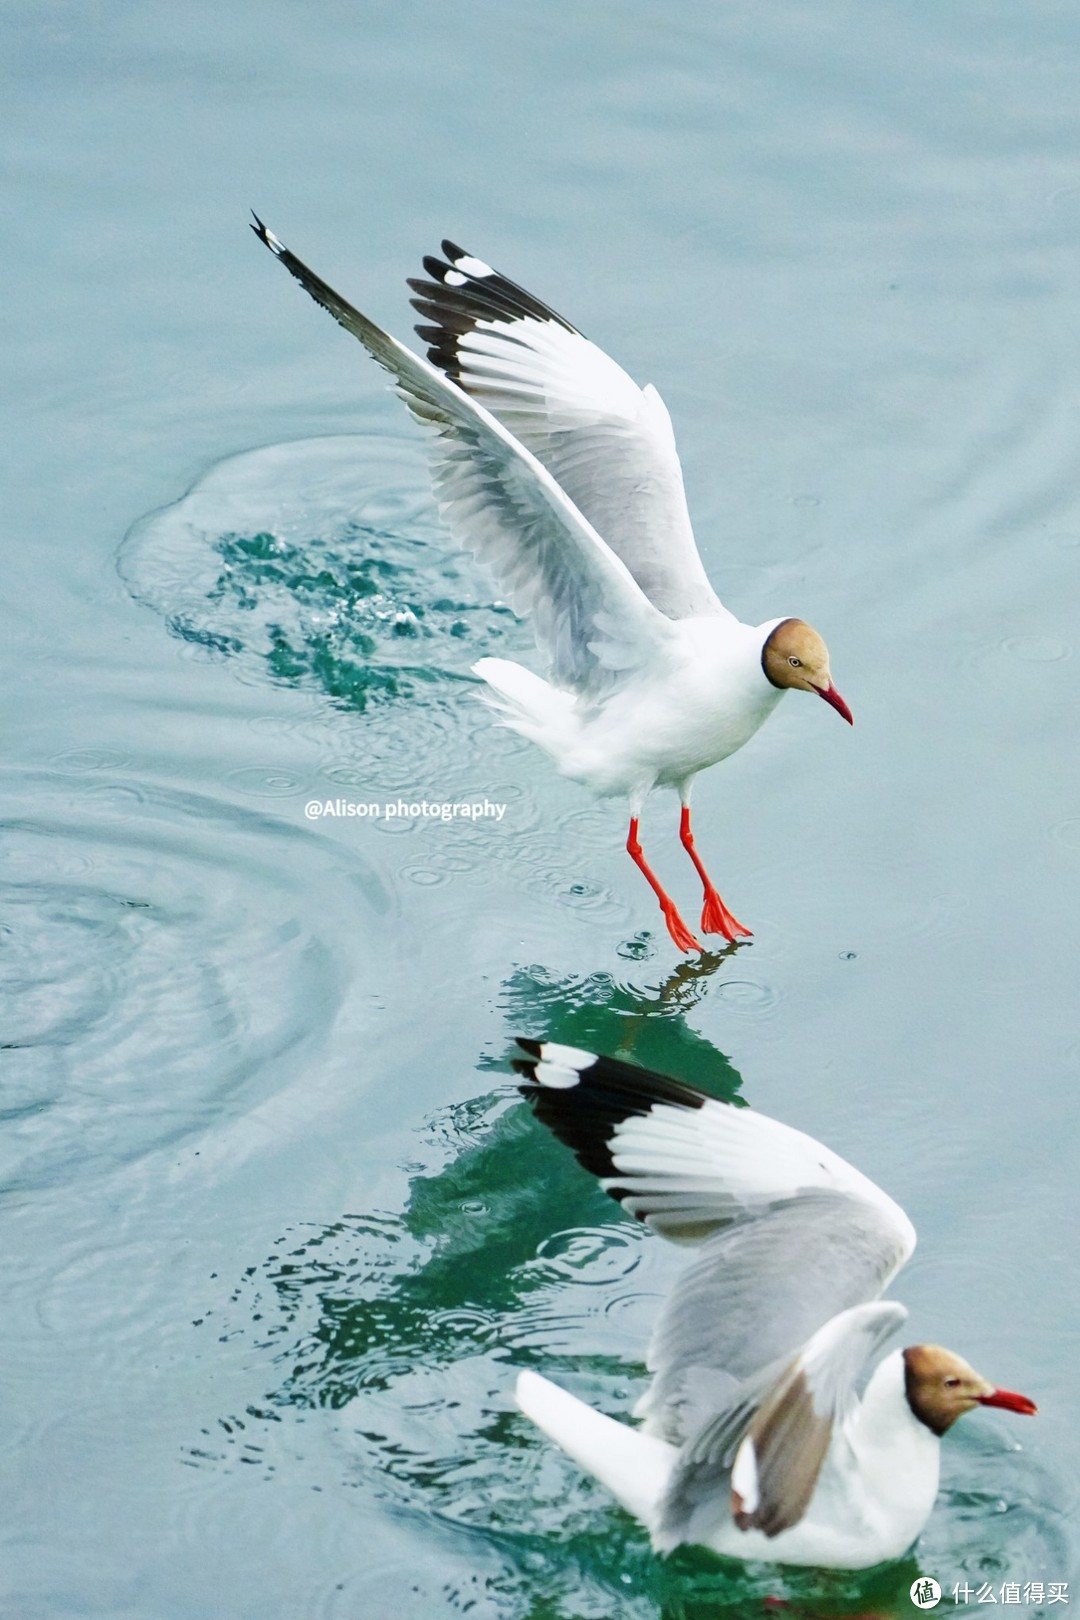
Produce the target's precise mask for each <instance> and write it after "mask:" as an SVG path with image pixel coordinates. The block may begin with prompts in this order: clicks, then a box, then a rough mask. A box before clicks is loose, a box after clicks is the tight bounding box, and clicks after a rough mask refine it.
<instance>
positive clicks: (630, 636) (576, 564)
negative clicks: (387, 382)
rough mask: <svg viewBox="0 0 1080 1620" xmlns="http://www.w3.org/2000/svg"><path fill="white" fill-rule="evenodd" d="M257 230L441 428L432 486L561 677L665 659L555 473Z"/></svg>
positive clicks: (605, 549) (638, 604)
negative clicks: (525, 618) (526, 618)
mask: <svg viewBox="0 0 1080 1620" xmlns="http://www.w3.org/2000/svg"><path fill="white" fill-rule="evenodd" d="M253 229H255V231H256V235H258V236H259V238H260V240H261V241H263V242H264V243H265V244H266V246H267V247H268V248H270V250H271V252H272V253H274V254H275V255H276V257H277V258H279V259H280V260H281V261H282V263H283V264H284V265H285V268H286V269H287V270H288V271H289V272H290V274H292V275H293V276H294V277H295V278H296V280H297V281H299V282H300V284H301V286H302V287H303V288H304V289H305V291H307V292H308V293H309V294H310V295H311V297H312V298H314V299H315V301H316V303H319V304H321V305H322V307H323V308H324V309H326V310H327V311H328V312H329V313H330V314H331V315H333V317H334V319H335V320H336V321H338V322H339V324H340V325H341V326H343V327H344V328H345V330H346V331H347V332H350V333H351V334H352V335H353V336H354V337H356V338H358V339H359V340H360V342H361V343H362V344H363V345H364V347H365V348H366V349H367V351H368V353H369V354H370V355H371V356H372V358H373V359H374V360H377V361H378V363H379V364H380V365H381V366H383V367H384V368H385V369H386V370H387V371H388V372H390V374H391V376H392V377H393V378H394V381H395V387H396V389H397V392H398V393H399V394H400V396H401V398H402V399H403V400H404V401H405V404H406V405H407V406H408V408H409V410H410V411H411V412H412V414H413V416H414V417H416V419H417V420H418V421H420V422H423V423H426V424H429V425H431V426H432V427H434V428H435V430H436V432H437V434H438V441H437V450H436V455H435V460H434V473H433V477H434V483H435V491H436V497H437V499H438V501H439V506H440V510H441V511H442V514H443V516H444V517H445V519H446V521H447V523H448V524H449V526H450V529H451V531H452V532H453V533H454V535H455V536H456V538H457V539H459V540H460V542H461V543H462V544H463V545H465V546H468V547H469V548H470V549H471V550H473V551H475V552H476V553H477V554H478V555H479V556H480V557H482V558H483V560H484V561H485V562H487V563H488V564H489V565H490V566H491V567H492V569H493V571H494V572H495V574H496V575H497V577H498V578H499V579H500V582H501V583H502V585H503V588H504V589H505V591H506V594H507V596H508V598H509V600H510V603H511V606H513V607H514V609H515V610H516V611H517V612H519V613H523V614H530V615H531V616H532V618H533V621H534V626H535V629H536V634H537V640H538V641H539V643H540V645H541V646H542V647H543V648H544V650H545V651H546V652H547V654H548V657H549V659H550V662H551V669H552V675H553V677H554V679H555V681H556V682H557V683H558V684H559V685H561V686H564V687H567V688H569V689H572V690H578V691H582V692H587V693H589V694H591V695H595V694H597V693H600V692H602V691H605V690H607V689H609V688H610V687H611V686H612V685H614V684H616V683H617V682H618V679H619V676H620V672H622V671H624V670H626V669H630V668H633V667H635V666H638V665H641V664H643V663H646V662H649V661H652V660H655V659H656V658H658V657H660V658H662V657H663V656H664V654H665V651H666V648H667V646H668V634H667V632H668V630H669V628H670V627H669V626H668V625H667V621H666V620H665V618H664V615H663V614H661V613H660V612H659V611H658V610H657V609H656V608H655V607H654V606H653V605H652V603H651V602H649V601H648V599H647V598H646V597H645V595H644V594H643V592H642V591H641V589H640V587H639V586H638V585H637V584H636V583H635V581H634V579H633V578H632V576H631V574H630V572H629V570H628V569H627V567H626V565H625V564H624V563H623V562H622V561H621V560H620V559H619V558H618V557H617V556H616V555H615V553H614V552H613V551H612V550H611V548H610V547H609V546H608V545H607V544H606V543H605V541H604V540H603V539H601V537H600V535H599V534H597V532H596V530H595V529H594V528H593V527H592V525H591V524H590V523H589V522H588V521H587V519H586V518H585V517H584V516H583V515H582V513H581V512H580V511H579V510H578V508H577V507H576V506H575V505H574V503H573V501H572V500H571V498H570V497H569V496H568V495H567V494H566V493H565V492H564V491H563V490H562V489H561V488H560V487H559V485H558V483H557V482H556V480H555V479H554V478H553V477H552V475H551V473H550V472H549V471H548V470H547V469H546V468H545V467H544V466H543V465H542V464H541V463H540V462H539V461H538V460H537V458H536V457H535V456H534V455H533V454H532V453H531V451H529V450H528V449H527V448H526V447H525V446H524V445H523V444H521V443H520V442H519V441H518V440H516V439H515V438H514V436H513V434H512V433H510V432H509V431H508V430H507V429H506V428H505V427H503V426H502V424H501V423H499V422H498V421H497V420H496V418H495V417H494V416H493V415H492V414H491V413H490V412H489V411H487V410H486V409H485V408H484V407H483V406H482V405H480V404H479V403H478V402H477V401H475V400H472V399H470V398H469V396H468V395H467V394H466V393H465V392H464V391H463V390H462V389H461V388H459V387H458V386H457V385H456V384H455V383H453V382H452V381H450V380H449V379H448V378H447V377H445V376H443V374H442V373H441V372H440V371H439V370H438V369H437V368H436V367H435V366H433V365H431V364H430V363H429V362H428V361H426V360H422V359H421V358H420V357H419V355H415V354H413V353H412V352H411V351H410V350H409V349H406V348H405V346H404V345H403V344H401V343H399V342H398V341H397V339H396V338H393V337H391V336H390V335H389V334H388V333H386V332H384V331H382V329H381V328H380V327H378V326H376V325H375V324H374V322H372V321H370V320H368V318H367V317H366V316H365V315H362V314H361V313H360V311H359V310H357V309H354V308H353V306H352V305H351V304H349V303H347V302H346V300H345V299H343V298H342V297H341V296H340V295H339V294H338V293H336V292H335V291H334V290H333V288H332V287H330V286H328V285H327V283H326V282H324V281H323V280H322V279H321V278H320V277H319V276H316V275H315V273H314V272H313V271H312V270H309V269H308V267H307V266H306V265H305V264H303V263H302V261H301V260H300V259H298V258H297V257H296V255H295V254H293V253H291V252H290V251H289V249H288V248H286V247H285V246H284V245H283V244H282V243H281V242H279V241H278V239H277V238H276V237H275V236H274V235H273V234H272V233H271V232H270V231H268V230H267V229H266V227H265V226H264V225H263V224H262V222H261V221H259V220H258V219H257V220H256V225H255V226H254V227H253Z"/></svg>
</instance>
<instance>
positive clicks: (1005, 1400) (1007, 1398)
mask: <svg viewBox="0 0 1080 1620" xmlns="http://www.w3.org/2000/svg"><path fill="white" fill-rule="evenodd" d="M979 1405H980V1406H1001V1407H1004V1409H1005V1411H1006V1412H1022V1413H1023V1414H1024V1416H1025V1417H1034V1415H1035V1413H1036V1412H1037V1411H1038V1410H1039V1408H1038V1407H1037V1406H1036V1405H1035V1402H1034V1401H1029V1400H1028V1398H1027V1396H1026V1395H1017V1394H1016V1393H1015V1391H1013V1390H1011V1389H995V1390H992V1391H991V1392H990V1394H989V1395H980V1396H979Z"/></svg>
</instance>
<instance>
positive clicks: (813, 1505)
mask: <svg viewBox="0 0 1080 1620" xmlns="http://www.w3.org/2000/svg"><path fill="white" fill-rule="evenodd" d="M519 1045H520V1046H521V1047H523V1048H524V1050H525V1051H526V1052H527V1053H528V1057H527V1058H524V1059H518V1060H517V1061H516V1062H515V1067H516V1068H517V1069H518V1070H519V1072H521V1073H522V1074H525V1075H526V1076H527V1077H528V1081H529V1083H528V1085H526V1086H523V1087H522V1091H523V1092H524V1094H525V1095H526V1096H527V1098H528V1100H529V1102H530V1103H531V1105H532V1107H533V1110H534V1112H535V1113H536V1114H537V1116H538V1118H539V1119H541V1120H542V1121H543V1123H544V1124H545V1125H547V1126H549V1127H550V1129H551V1130H552V1131H553V1132H554V1133H555V1135H556V1136H557V1137H558V1138H559V1140H560V1141H562V1142H565V1143H566V1145H567V1146H568V1147H570V1148H572V1149H573V1150H574V1152H575V1153H576V1155H577V1157H578V1159H579V1160H580V1162H581V1163H582V1164H583V1165H584V1166H585V1168H586V1169H587V1170H589V1171H591V1172H592V1173H593V1175H596V1176H599V1178H600V1185H601V1186H602V1187H603V1188H604V1189H605V1191H607V1192H608V1193H610V1194H611V1196H612V1197H613V1198H616V1199H618V1201H619V1202H620V1203H621V1204H622V1206H623V1208H624V1209H625V1210H627V1211H628V1212H629V1213H630V1214H632V1215H635V1216H636V1217H637V1218H638V1220H640V1221H644V1222H645V1223H646V1224H647V1225H648V1226H651V1227H653V1228H654V1229H655V1230H656V1231H658V1232H659V1233H660V1234H661V1235H662V1236H663V1237H666V1238H668V1239H670V1240H671V1241H672V1242H675V1243H682V1244H687V1245H690V1246H692V1247H693V1248H695V1249H696V1250H697V1253H696V1256H695V1258H694V1259H693V1261H692V1262H691V1264H690V1266H689V1267H688V1269H687V1270H686V1271H684V1272H683V1273H682V1275H681V1277H680V1278H679V1280H678V1281H677V1282H676V1284H675V1288H674V1291H673V1293H672V1294H671V1296H670V1297H669V1299H668V1300H667V1302H666V1304H665V1306H664V1307H663V1310H662V1312H661V1315H660V1320H659V1322H658V1324H657V1327H656V1331H655V1333H654V1334H653V1338H652V1343H651V1345H650V1347H649V1353H648V1366H649V1369H650V1371H651V1372H652V1375H653V1378H652V1384H651V1386H650V1388H649V1390H648V1391H647V1393H646V1394H645V1396H644V1397H643V1398H642V1400H641V1401H639V1403H638V1406H637V1408H636V1413H637V1415H638V1416H640V1417H642V1418H644V1423H643V1424H642V1427H641V1428H640V1429H634V1428H630V1427H629V1426H628V1425H626V1424H623V1423H618V1422H616V1421H615V1420H614V1419H613V1418H609V1417H605V1416H604V1415H603V1414H602V1413H600V1412H597V1411H595V1410H594V1409H593V1408H592V1407H590V1406H587V1405H585V1403H584V1402H582V1401H579V1400H578V1399H576V1397H575V1396H573V1395H570V1394H568V1393H567V1391H565V1390H563V1389H560V1388H559V1387H558V1386H557V1385H556V1384H552V1383H549V1381H548V1380H547V1379H546V1378H541V1377H540V1376H539V1375H538V1374H536V1373H533V1372H523V1373H522V1374H521V1376H520V1377H519V1379H518V1384H517V1400H518V1404H519V1406H520V1407H521V1409H522V1411H523V1412H524V1413H525V1414H526V1415H527V1416H528V1417H530V1418H531V1419H532V1421H533V1422H534V1423H536V1424H537V1425H539V1427H540V1428H541V1429H543V1431H544V1432H545V1434H547V1435H548V1436H549V1437H550V1438H551V1439H552V1440H554V1441H555V1443H556V1445H558V1446H561V1447H562V1449H563V1450H564V1451H565V1452H567V1453H568V1454H569V1455H570V1456H571V1457H572V1458H573V1459H574V1460H575V1462H577V1463H579V1464H580V1465H581V1467H582V1468H584V1469H585V1470H586V1471H587V1472H588V1473H590V1474H593V1475H595V1477H596V1478H597V1479H598V1480H600V1482H601V1483H602V1484H603V1485H605V1486H606V1487H607V1488H608V1490H610V1491H611V1492H612V1493H613V1494H614V1495H615V1496H616V1497H617V1498H618V1500H619V1501H620V1502H621V1503H622V1504H623V1506H624V1507H625V1508H627V1509H628V1510H629V1511H630V1512H631V1513H632V1514H634V1515H635V1516H636V1517H637V1518H638V1519H640V1520H641V1521H642V1523H643V1524H645V1525H646V1526H647V1528H648V1529H649V1531H650V1533H651V1536H652V1541H653V1546H654V1547H655V1548H656V1549H657V1551H659V1552H670V1551H671V1550H672V1549H673V1548H675V1547H677V1546H679V1545H680V1544H682V1543H683V1542H695V1543H699V1544H702V1545H704V1546H707V1547H710V1548H712V1550H713V1551H714V1552H718V1553H722V1554H724V1555H726V1556H728V1557H733V1558H742V1559H748V1560H750V1559H764V1560H769V1561H770V1562H776V1563H785V1564H815V1565H818V1566H823V1567H826V1568H833V1569H866V1568H869V1567H870V1566H871V1565H874V1564H878V1563H882V1562H884V1561H885V1560H886V1559H892V1558H899V1557H900V1556H901V1555H902V1554H903V1553H904V1552H906V1551H907V1549H908V1548H909V1547H910V1546H911V1544H912V1542H913V1541H914V1540H915V1538H916V1536H917V1535H918V1534H919V1532H920V1531H921V1530H922V1528H923V1525H924V1524H925V1523H926V1520H927V1519H928V1518H929V1516H930V1510H931V1508H932V1507H933V1504H934V1498H935V1496H936V1495H937V1488H938V1461H939V1450H940V1439H941V1436H942V1435H943V1434H945V1433H946V1431H947V1430H948V1429H949V1428H951V1427H952V1425H953V1423H955V1421H956V1419H957V1418H958V1417H961V1416H962V1415H963V1413H964V1412H968V1411H971V1410H972V1409H973V1408H974V1407H976V1406H998V1407H1002V1408H1004V1409H1005V1410H1006V1411H1010V1412H1024V1413H1033V1412H1034V1411H1035V1410H1036V1408H1035V1405H1034V1403H1033V1402H1032V1401H1030V1400H1028V1398H1027V1396H1025V1395H1017V1394H1014V1393H1013V1392H1012V1391H1011V1390H1007V1389H996V1388H995V1387H994V1385H993V1384H989V1383H987V1381H986V1380H985V1379H984V1378H982V1377H980V1376H979V1374H978V1373H976V1372H974V1371H973V1370H972V1368H971V1367H969V1366H968V1364H967V1362H966V1361H962V1360H961V1358H960V1357H959V1356H957V1355H954V1354H953V1353H952V1351H950V1350H944V1349H942V1348H941V1346H940V1345H933V1344H917V1345H912V1346H910V1347H909V1348H908V1349H906V1350H895V1351H893V1352H892V1354H891V1355H888V1356H886V1357H885V1359H884V1360H883V1361H881V1362H880V1363H879V1364H878V1366H877V1367H876V1368H875V1369H874V1372H873V1373H872V1375H871V1377H870V1381H869V1383H868V1384H867V1386H866V1389H865V1392H864V1394H863V1396H862V1398H861V1400H860V1398H859V1397H858V1395H857V1394H856V1391H855V1384H856V1380H857V1379H858V1377H859V1374H860V1372H861V1371H862V1369H863V1366H864V1364H865V1363H866V1361H867V1360H868V1358H869V1357H870V1356H871V1355H872V1354H873V1353H874V1351H875V1350H877V1349H878V1347H879V1346H880V1345H881V1344H883V1343H884V1341H885V1340H886V1339H887V1338H889V1337H890V1335H891V1334H892V1333H894V1332H895V1330H896V1329H897V1328H898V1327H899V1325H900V1323H901V1322H903V1321H904V1320H905V1318H906V1317H907V1311H906V1310H905V1308H904V1306H903V1305H900V1304H897V1303H896V1302H895V1301H893V1300H879V1298H878V1296H879V1295H880V1294H881V1293H882V1291H883V1290H884V1289H885V1288H886V1286H887V1285H888V1283H889V1282H890V1281H891V1280H892V1278H893V1277H894V1276H895V1274H896V1273H897V1272H898V1271H899V1269H900V1267H901V1266H902V1265H903V1264H904V1263H905V1261H906V1260H908V1259H909V1258H910V1256H911V1253H912V1250H913V1249H914V1247H915V1230H914V1228H913V1227H912V1224H911V1222H910V1221H909V1220H908V1218H907V1216H906V1215H905V1214H904V1211H903V1210H902V1209H901V1208H900V1207H899V1206H898V1205H897V1204H895V1203H894V1202H893V1201H892V1199H891V1198H889V1197H887V1196H886V1194H885V1193H883V1192H882V1191H881V1189H880V1188H879V1187H876V1186H875V1185H874V1183H873V1182H872V1181H869V1180H868V1179H867V1178H866V1176H864V1175H861V1174H860V1172H859V1171H858V1170H855V1169H853V1168H852V1166H851V1165H849V1164H847V1163H845V1161H844V1160H843V1159H841V1158H839V1157H838V1156H837V1155H836V1154H835V1153H832V1152H830V1151H829V1149H828V1148H826V1147H822V1146H821V1144H820V1143H818V1142H815V1141H814V1140H813V1139H812V1138H811V1137H809V1136H804V1135H803V1133H802V1132H801V1131H796V1130H793V1129H792V1128H791V1127H790V1126H788V1125H781V1124H779V1123H778V1122H777V1121H776V1120H773V1119H767V1118H766V1117H765V1116H764V1115H763V1114H758V1113H753V1112H751V1110H749V1109H745V1108H733V1107H731V1106H730V1104H727V1103H723V1102H719V1101H717V1100H716V1099H715V1098H712V1097H709V1096H707V1095H706V1094H705V1092H702V1091H698V1090H696V1089H695V1088H694V1087H693V1086H687V1085H682V1084H680V1083H679V1082H678V1081H676V1080H669V1079H666V1078H665V1077H664V1076H663V1075H659V1074H654V1073H652V1072H651V1071H650V1070H648V1069H639V1068H637V1067H635V1066H634V1065H632V1064H629V1063H623V1062H619V1061H616V1060H615V1059H613V1058H607V1057H597V1056H595V1054H594V1053H592V1052H585V1051H581V1050H579V1049H578V1048H576V1047H572V1046H560V1045H556V1044H555V1043H554V1042H551V1041H545V1042H544V1043H543V1044H541V1043H540V1042H537V1041H527V1040H523V1041H520V1042H519Z"/></svg>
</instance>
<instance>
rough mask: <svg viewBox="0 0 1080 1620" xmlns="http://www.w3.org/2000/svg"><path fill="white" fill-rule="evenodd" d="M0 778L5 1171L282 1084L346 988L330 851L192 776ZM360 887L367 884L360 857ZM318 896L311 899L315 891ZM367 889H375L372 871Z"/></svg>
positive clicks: (210, 1110)
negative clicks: (168, 780)
mask: <svg viewBox="0 0 1080 1620" xmlns="http://www.w3.org/2000/svg"><path fill="white" fill-rule="evenodd" d="M98 774H99V775H100V776H101V777H102V778H103V780H101V781H100V782H96V783H95V782H91V781H89V780H88V778H87V776H86V775H85V774H83V775H77V776H71V775H66V774H63V773H60V772H56V773H49V774H45V773H42V774H40V775H35V776H31V777H21V778H19V779H16V780H14V781H12V780H9V781H6V782H4V783H3V788H4V800H5V804H6V806H7V809H6V814H5V816H4V818H3V821H4V837H3V844H2V848H0V893H2V896H3V902H4V903H3V924H2V927H0V1008H2V1024H0V1027H2V1029H3V1032H4V1033H3V1045H2V1047H0V1075H2V1088H0V1099H2V1110H3V1117H4V1121H5V1130H4V1133H3V1147H2V1150H0V1184H2V1185H3V1187H4V1188H6V1189H8V1190H11V1189H15V1188H25V1187H27V1186H30V1185H44V1184H48V1183H57V1182H67V1181H70V1179H71V1178H72V1177H73V1176H74V1175H76V1174H79V1173H83V1172H85V1171H87V1170H88V1169H95V1170H101V1169H109V1168H112V1167H115V1166H117V1165H119V1164H122V1163H125V1162H129V1161H130V1160H132V1159H134V1158H136V1157H138V1156H140V1155H141V1154H143V1153H145V1152H146V1151H148V1150H149V1149H150V1148H152V1147H155V1146H158V1145H160V1144H162V1143H164V1142H169V1141H174V1140H177V1139H179V1138H181V1137H183V1136H185V1135H187V1134H189V1133H191V1132H194V1131H199V1130H205V1129H206V1128H207V1127H209V1126H210V1125H211V1124H213V1125H215V1126H220V1125H221V1124H223V1123H224V1122H227V1121H229V1120H230V1119H233V1118H235V1117H236V1116H237V1115H238V1114H239V1113H242V1112H243V1111H244V1110H245V1109H246V1108H248V1107H249V1106H250V1105H251V1104H252V1103H253V1102H254V1101H256V1100H258V1099H260V1098H263V1097H265V1096H266V1095H268V1093H269V1092H270V1091H272V1090H273V1089H274V1088H275V1086H276V1085H278V1084H280V1083H283V1082H284V1079H285V1077H286V1076H287V1073H288V1066H287V1065H286V1066H281V1065H280V1060H281V1059H282V1058H283V1057H284V1056H285V1055H286V1054H287V1053H291V1052H292V1051H293V1050H294V1049H295V1048H296V1046H297V1045H298V1043H301V1042H305V1041H308V1040H314V1039H315V1038H321V1036H322V1034H323V1032H324V1031H325V1029H326V1028H327V1027H328V1026H329V1023H330V1021H331V1018H332V1015H333V1012H334V1010H335V1008H336V1006H337V1004H338V1001H339V998H340V995H341V991H342V982H343V981H342V975H343V972H344V964H343V962H342V960H341V951H340V945H339V944H336V943H335V944H334V946H333V947H331V944H330V941H329V939H328V938H325V937H324V935H323V933H322V928H323V927H324V926H325V925H326V924H327V919H328V918H329V917H330V909H329V908H330V906H331V900H330V898H329V897H330V894H332V892H333V890H334V887H335V881H336V882H337V883H340V877H338V878H337V879H336V880H335V878H334V876H333V875H332V874H331V873H329V872H328V871H327V870H326V868H327V867H328V866H329V865H330V864H332V862H333V859H334V857H333V855H332V853H331V852H330V851H328V850H327V848H326V846H325V845H323V844H322V843H320V841H318V840H317V839H315V838H313V837H311V836H310V835H308V834H307V833H306V832H305V831H304V829H303V828H302V827H301V828H292V827H290V826H288V825H282V824H281V823H279V822H275V821H271V820H270V819H269V818H266V817H264V816H263V815H261V814H260V813H259V812H258V811H256V810H247V809H238V808H231V807H229V806H226V805H222V804H221V803H218V802H217V801H214V800H212V799H208V798H205V797H202V796H199V795H196V794H185V793H177V792H170V791H167V790H163V789H148V788H145V787H142V786H140V785H139V784H128V783H122V782H118V781H116V780H114V779H112V778H111V777H109V778H108V779H107V780H106V779H105V778H106V777H108V772H106V771H104V770H103V771H99V773H98ZM355 878H356V881H355V884H354V887H355V891H356V892H355V894H354V897H353V902H352V903H353V905H354V907H355V905H356V904H357V903H360V904H363V901H364V892H363V891H364V887H365V879H364V869H363V867H361V866H359V865H356V867H355ZM319 896H321V899H320V898H317V897H319ZM367 903H368V904H369V905H374V906H380V905H382V904H383V903H384V901H383V898H382V896H381V894H380V891H379V889H378V885H377V884H376V883H374V882H373V881H371V880H367Z"/></svg>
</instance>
